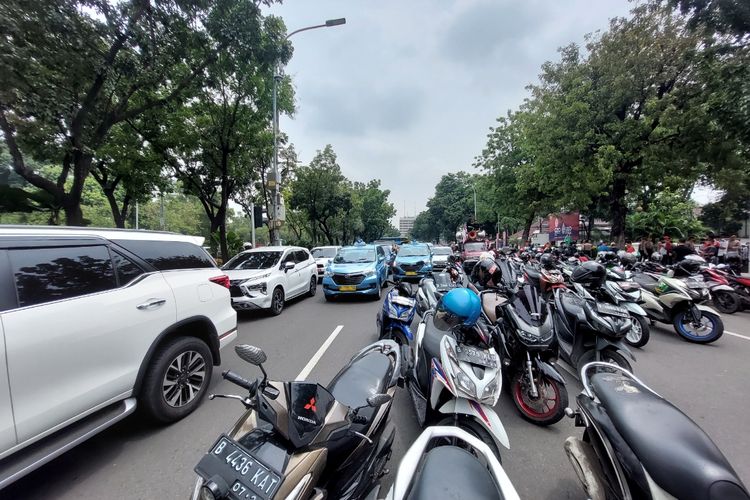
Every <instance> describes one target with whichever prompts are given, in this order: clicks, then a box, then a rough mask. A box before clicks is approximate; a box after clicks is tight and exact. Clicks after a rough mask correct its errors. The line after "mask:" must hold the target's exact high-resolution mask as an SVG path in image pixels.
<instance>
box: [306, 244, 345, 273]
mask: <svg viewBox="0 0 750 500" xmlns="http://www.w3.org/2000/svg"><path fill="white" fill-rule="evenodd" d="M339 248H341V247H340V246H330V247H315V248H313V249H312V250H310V253H311V254H312V256H313V259H315V265H316V267H317V268H318V279H319V280H322V279H323V274H325V272H326V267H328V264H330V263H331V261H332V260H333V258H334V257H336V252H338V251H339Z"/></svg>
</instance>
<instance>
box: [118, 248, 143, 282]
mask: <svg viewBox="0 0 750 500" xmlns="http://www.w3.org/2000/svg"><path fill="white" fill-rule="evenodd" d="M112 260H113V261H114V262H115V273H116V274H117V283H118V284H119V285H120V286H123V285H127V284H128V283H130V282H131V281H133V280H134V279H136V278H137V277H138V276H140V275H141V274H143V269H141V268H140V267H139V266H138V264H136V263H135V262H133V261H131V260H130V259H128V258H126V257H123V256H122V255H120V254H119V253H117V252H112Z"/></svg>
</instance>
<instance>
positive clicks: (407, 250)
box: [398, 245, 430, 257]
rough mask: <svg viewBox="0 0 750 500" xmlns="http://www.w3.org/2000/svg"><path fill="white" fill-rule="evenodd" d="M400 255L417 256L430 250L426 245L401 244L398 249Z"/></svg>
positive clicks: (428, 252)
mask: <svg viewBox="0 0 750 500" xmlns="http://www.w3.org/2000/svg"><path fill="white" fill-rule="evenodd" d="M398 255H399V256H400V257H419V256H423V255H430V250H429V249H428V248H427V245H414V246H403V247H401V250H399V251H398Z"/></svg>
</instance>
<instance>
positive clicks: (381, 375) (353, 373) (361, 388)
mask: <svg viewBox="0 0 750 500" xmlns="http://www.w3.org/2000/svg"><path fill="white" fill-rule="evenodd" d="M392 370H393V367H392V365H391V361H390V359H389V358H388V356H386V355H384V354H381V353H379V352H371V353H369V354H367V355H365V356H364V357H362V358H360V359H358V360H356V361H354V362H353V363H352V364H351V365H349V367H348V368H346V369H345V370H344V371H342V372H341V373H339V374H338V376H337V377H336V378H334V379H333V380H332V381H331V383H330V384H329V385H328V390H329V391H330V392H331V394H333V397H334V398H336V401H338V402H339V403H342V404H345V405H347V406H349V407H350V408H357V407H360V406H364V407H365V408H362V409H361V410H359V415H360V416H363V417H365V418H367V420H368V422H369V420H370V419H371V417H372V415H373V414H374V413H375V411H376V410H377V408H372V407H369V406H367V398H369V397H370V396H372V395H374V394H381V393H384V392H385V391H386V389H387V384H388V381H389V380H390V379H391V376H392ZM356 425H357V424H355V426H356Z"/></svg>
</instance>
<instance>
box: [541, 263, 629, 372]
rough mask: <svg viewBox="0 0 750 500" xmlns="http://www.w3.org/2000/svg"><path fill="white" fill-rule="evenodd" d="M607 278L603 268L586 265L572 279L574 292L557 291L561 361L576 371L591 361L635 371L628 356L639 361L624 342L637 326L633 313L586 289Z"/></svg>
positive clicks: (556, 324) (555, 312)
mask: <svg viewBox="0 0 750 500" xmlns="http://www.w3.org/2000/svg"><path fill="white" fill-rule="evenodd" d="M605 276H606V269H605V268H604V266H602V265H601V264H599V263H597V262H595V261H588V262H583V263H582V264H581V265H580V266H578V267H577V268H576V269H575V270H574V271H573V274H572V275H571V282H572V285H573V289H572V290H570V289H567V288H564V287H563V288H559V287H558V288H555V290H554V298H553V307H552V316H553V321H554V327H555V334H556V335H557V340H558V343H559V346H560V357H561V358H562V359H563V360H564V361H565V362H566V363H568V364H569V365H570V366H573V367H575V368H576V370H578V369H580V367H582V366H583V365H585V364H586V363H589V362H591V361H607V362H610V363H614V364H617V365H620V366H622V367H623V368H626V369H628V370H632V368H631V366H630V362H629V361H628V360H627V359H626V358H625V356H628V357H630V358H631V359H633V360H635V357H634V356H633V354H632V353H631V352H630V350H629V349H628V348H627V347H626V346H625V343H624V342H623V339H624V338H625V335H627V333H628V331H630V329H631V327H632V326H633V322H632V320H631V318H630V312H629V311H628V310H627V309H625V308H623V307H620V306H616V305H613V304H608V303H606V302H601V301H597V300H596V299H594V297H593V296H592V295H591V294H590V293H589V292H588V291H587V290H586V288H585V287H584V286H583V284H584V283H585V284H589V286H596V285H599V286H601V284H602V283H603V282H604V279H605Z"/></svg>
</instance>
